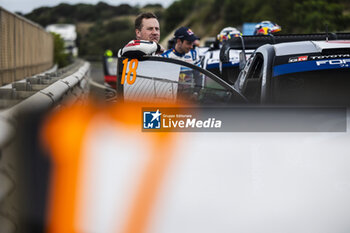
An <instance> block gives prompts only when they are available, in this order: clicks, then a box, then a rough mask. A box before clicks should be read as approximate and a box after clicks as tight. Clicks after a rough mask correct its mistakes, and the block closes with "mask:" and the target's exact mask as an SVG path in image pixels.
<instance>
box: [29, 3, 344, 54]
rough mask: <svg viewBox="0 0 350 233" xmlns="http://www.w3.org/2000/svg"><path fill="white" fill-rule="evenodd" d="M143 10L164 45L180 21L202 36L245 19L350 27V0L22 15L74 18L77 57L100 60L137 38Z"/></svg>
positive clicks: (305, 29)
mask: <svg viewBox="0 0 350 233" xmlns="http://www.w3.org/2000/svg"><path fill="white" fill-rule="evenodd" d="M144 11H152V12H154V13H155V14H156V15H157V16H158V17H159V19H160V24H161V38H163V41H164V42H165V43H163V44H166V41H167V39H169V38H170V37H171V35H172V33H173V31H174V29H176V28H177V27H179V26H189V27H191V28H192V30H193V31H194V32H195V33H196V34H197V35H198V36H200V37H201V38H205V37H210V36H216V34H217V33H218V32H219V31H220V30H221V29H222V28H223V27H226V26H234V27H237V28H239V29H240V28H241V25H242V24H243V23H244V22H259V21H262V20H271V21H274V22H276V23H278V24H279V25H281V26H282V33H315V32H323V31H325V27H326V26H325V25H328V28H329V31H333V32H334V31H349V30H350V25H349V22H350V1H348V0H294V1H290V0H177V1H175V2H174V3H173V4H171V5H170V6H169V7H168V8H166V9H165V8H163V7H162V5H160V4H151V5H146V6H144V7H142V8H141V7H140V6H130V5H127V4H122V5H119V6H111V5H109V4H107V3H104V2H99V3H98V4H96V5H91V4H76V5H69V4H60V5H58V6H55V7H50V8H49V7H41V8H38V9H35V10H33V11H32V12H31V13H29V14H27V15H24V17H26V18H28V19H30V20H32V21H34V22H37V23H39V24H41V25H42V26H44V27H45V26H47V25H49V24H54V23H72V24H75V25H76V26H77V31H78V39H77V45H78V47H79V56H81V57H84V58H86V59H89V60H97V59H100V58H101V56H102V55H103V53H104V50H106V49H112V51H114V52H116V51H117V50H118V49H119V48H121V47H123V46H124V45H125V44H126V43H127V42H128V41H130V40H131V39H133V38H134V35H135V33H134V19H135V17H136V15H137V14H139V13H140V12H144Z"/></svg>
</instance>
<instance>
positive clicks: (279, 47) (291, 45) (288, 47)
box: [273, 40, 350, 56]
mask: <svg viewBox="0 0 350 233" xmlns="http://www.w3.org/2000/svg"><path fill="white" fill-rule="evenodd" d="M273 47H274V49H275V53H276V56H286V55H296V54H307V53H322V51H323V50H327V49H342V48H344V49H350V40H333V41H299V42H286V43H280V44H274V45H273Z"/></svg>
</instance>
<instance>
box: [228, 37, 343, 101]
mask: <svg viewBox="0 0 350 233" xmlns="http://www.w3.org/2000/svg"><path fill="white" fill-rule="evenodd" d="M338 38H340V39H341V38H349V34H338ZM349 78H350V40H328V41H327V40H323V41H311V40H309V41H299V42H286V43H279V44H266V45H263V46H261V47H259V48H258V49H257V50H256V51H255V52H254V54H252V56H251V57H250V59H249V60H248V61H247V64H246V65H245V67H244V69H243V70H242V71H241V72H240V74H239V77H238V79H237V81H236V82H235V84H234V87H235V89H236V90H238V91H239V93H241V94H242V95H243V96H245V97H246V98H247V99H248V100H249V102H251V103H256V104H282V105H285V104H287V105H312V106H313V105H316V106H318V105H341V106H344V105H346V106H349V103H350V79H349Z"/></svg>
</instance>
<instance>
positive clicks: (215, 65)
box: [207, 63, 239, 69]
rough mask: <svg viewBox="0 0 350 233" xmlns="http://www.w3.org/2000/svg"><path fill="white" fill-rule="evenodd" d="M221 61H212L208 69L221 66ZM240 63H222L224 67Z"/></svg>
mask: <svg viewBox="0 0 350 233" xmlns="http://www.w3.org/2000/svg"><path fill="white" fill-rule="evenodd" d="M219 64H220V63H212V64H208V65H207V69H214V68H219ZM238 65H239V63H233V64H232V63H222V67H232V66H238Z"/></svg>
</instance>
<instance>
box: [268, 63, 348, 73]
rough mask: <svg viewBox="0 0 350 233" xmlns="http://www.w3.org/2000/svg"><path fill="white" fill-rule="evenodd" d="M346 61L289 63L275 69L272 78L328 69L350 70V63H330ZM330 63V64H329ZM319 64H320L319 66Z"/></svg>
mask: <svg viewBox="0 0 350 233" xmlns="http://www.w3.org/2000/svg"><path fill="white" fill-rule="evenodd" d="M339 60H342V61H343V60H344V59H329V60H317V61H304V62H295V63H288V64H283V65H277V66H274V67H273V75H272V77H276V76H280V75H284V74H291V73H299V72H305V71H313V70H327V69H342V68H350V67H349V66H350V63H345V64H344V63H341V64H330V63H329V61H339ZM327 61H328V63H327ZM317 63H318V64H317Z"/></svg>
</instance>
